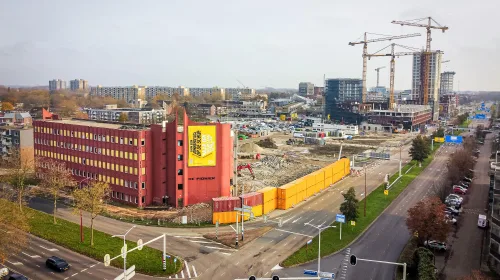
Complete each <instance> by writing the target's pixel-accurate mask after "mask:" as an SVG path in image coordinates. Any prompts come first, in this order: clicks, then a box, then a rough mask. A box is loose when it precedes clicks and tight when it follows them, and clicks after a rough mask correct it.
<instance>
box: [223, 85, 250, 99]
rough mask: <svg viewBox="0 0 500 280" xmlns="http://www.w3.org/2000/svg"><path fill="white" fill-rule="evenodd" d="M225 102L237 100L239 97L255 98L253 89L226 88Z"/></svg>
mask: <svg viewBox="0 0 500 280" xmlns="http://www.w3.org/2000/svg"><path fill="white" fill-rule="evenodd" d="M225 94H226V100H239V99H240V98H241V97H255V89H253V88H226V89H225Z"/></svg>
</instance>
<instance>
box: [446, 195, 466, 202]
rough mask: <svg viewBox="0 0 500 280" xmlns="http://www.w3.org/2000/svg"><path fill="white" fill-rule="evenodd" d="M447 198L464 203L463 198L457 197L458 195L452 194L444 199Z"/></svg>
mask: <svg viewBox="0 0 500 280" xmlns="http://www.w3.org/2000/svg"><path fill="white" fill-rule="evenodd" d="M448 198H450V199H457V200H459V201H460V202H462V201H464V198H463V197H461V196H459V195H458V194H454V193H451V194H449V195H448V196H447V197H446V199H448Z"/></svg>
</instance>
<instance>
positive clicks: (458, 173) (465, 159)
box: [448, 149, 474, 184]
mask: <svg viewBox="0 0 500 280" xmlns="http://www.w3.org/2000/svg"><path fill="white" fill-rule="evenodd" d="M473 168H474V160H473V159H472V153H471V152H470V151H468V150H465V149H459V150H456V151H455V153H453V154H452V155H450V160H449V161H448V179H449V180H450V181H451V183H453V184H455V183H458V182H459V181H460V179H461V177H462V176H463V175H465V174H467V173H469V169H473Z"/></svg>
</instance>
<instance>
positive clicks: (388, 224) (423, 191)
mask: <svg viewBox="0 0 500 280" xmlns="http://www.w3.org/2000/svg"><path fill="white" fill-rule="evenodd" d="M454 149H455V148H454V147H450V146H448V147H441V148H440V150H439V151H438V152H437V153H436V157H435V159H434V160H433V161H432V162H431V164H429V166H428V167H427V168H426V169H425V170H424V171H423V172H422V173H421V174H420V175H419V176H418V177H417V178H415V180H413V182H412V183H411V184H410V185H409V186H408V187H407V188H406V189H405V191H403V192H402V193H401V194H400V196H399V197H398V198H397V199H396V200H394V202H393V203H392V204H391V205H390V206H389V207H388V208H387V209H386V211H385V212H384V213H383V214H382V215H381V216H380V217H379V218H378V220H377V221H376V222H375V223H374V224H373V225H372V226H371V227H369V228H368V230H367V231H366V232H365V233H364V234H362V235H361V237H360V238H359V239H358V240H357V241H355V242H354V243H353V244H351V246H350V247H349V248H346V249H345V250H343V251H342V252H340V253H337V254H335V255H331V256H328V257H324V258H322V260H321V269H322V270H325V271H328V272H334V273H335V274H336V275H337V276H336V279H393V276H394V269H395V267H394V266H391V265H384V264H376V263H368V262H359V263H358V264H357V265H356V266H355V267H352V266H351V265H350V264H349V260H348V257H349V255H351V254H353V255H356V256H357V257H359V258H363V259H374V260H380V261H390V262H394V261H396V260H397V259H398V257H399V255H400V253H401V251H402V250H403V248H404V246H405V245H406V243H407V242H408V239H409V237H410V234H409V232H408V229H407V227H406V213H407V211H408V209H409V208H410V207H412V206H413V205H414V204H415V203H417V202H418V201H420V200H421V199H422V198H423V197H425V196H427V195H429V194H432V182H433V181H434V180H436V178H438V177H440V176H441V174H442V172H443V171H445V168H446V161H447V159H448V155H449V153H450V152H452V151H453V150H454ZM304 269H313V270H317V262H313V263H310V264H306V265H302V266H298V267H294V268H290V269H284V270H282V271H280V274H283V275H285V276H294V277H298V276H300V275H301V274H303V270H304Z"/></svg>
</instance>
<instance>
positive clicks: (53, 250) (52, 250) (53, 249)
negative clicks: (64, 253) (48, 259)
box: [38, 245, 59, 252]
mask: <svg viewBox="0 0 500 280" xmlns="http://www.w3.org/2000/svg"><path fill="white" fill-rule="evenodd" d="M38 246H39V247H40V248H43V249H45V250H47V251H51V252H56V251H59V250H58V249H55V248H52V249H49V248H46V247H43V246H42V245H38Z"/></svg>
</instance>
